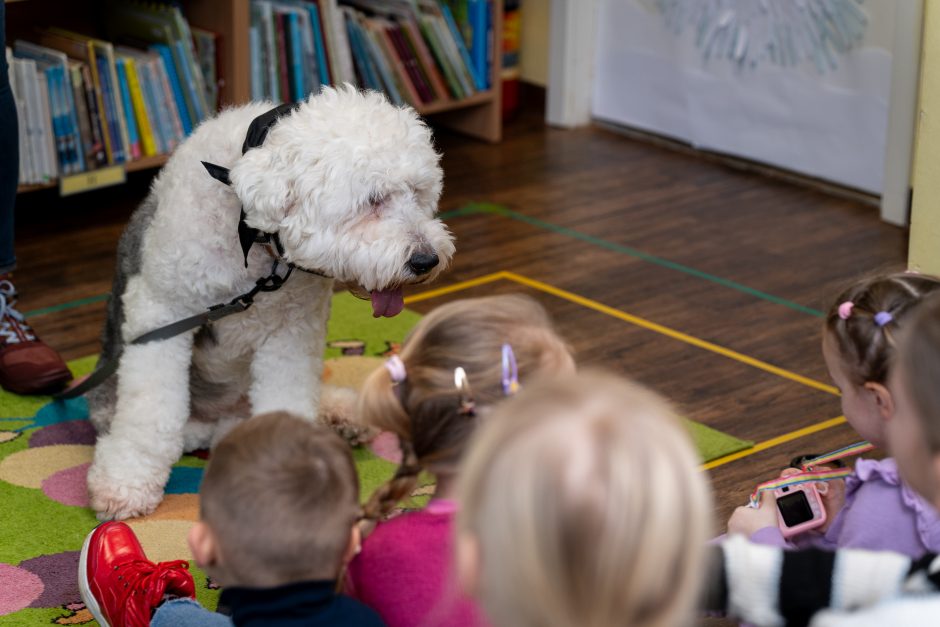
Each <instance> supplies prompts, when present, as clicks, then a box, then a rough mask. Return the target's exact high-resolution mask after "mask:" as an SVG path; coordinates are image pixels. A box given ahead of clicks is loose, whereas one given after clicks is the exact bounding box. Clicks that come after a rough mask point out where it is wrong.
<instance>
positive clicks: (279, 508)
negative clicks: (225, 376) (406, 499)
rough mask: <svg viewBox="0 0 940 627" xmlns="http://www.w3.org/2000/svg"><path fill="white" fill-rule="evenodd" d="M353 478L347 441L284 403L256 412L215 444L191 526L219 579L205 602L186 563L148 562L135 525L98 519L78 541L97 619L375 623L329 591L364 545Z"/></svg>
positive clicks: (196, 546)
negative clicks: (210, 602) (282, 407)
mask: <svg viewBox="0 0 940 627" xmlns="http://www.w3.org/2000/svg"><path fill="white" fill-rule="evenodd" d="M359 512H360V510H359V486H358V479H357V477H356V469H355V466H354V464H353V461H352V457H351V455H350V453H349V448H348V446H347V445H346V444H345V443H344V442H343V441H342V439H341V438H339V437H338V436H337V435H336V434H334V433H333V432H332V431H330V430H329V429H327V428H325V427H321V426H318V425H314V424H311V423H309V422H307V421H304V420H302V419H300V418H297V417H295V416H292V415H290V414H287V413H282V412H281V413H272V414H266V415H263V416H258V417H255V418H252V419H250V420H248V421H246V422H244V423H242V424H241V425H239V426H238V427H236V428H235V429H234V430H232V432H231V433H230V434H229V435H228V436H226V437H225V438H224V439H223V440H222V441H221V442H219V444H218V445H217V446H216V448H215V449H214V450H213V452H212V459H211V460H210V462H209V465H208V467H207V468H206V472H205V476H204V478H203V482H202V486H201V487H200V518H201V520H200V521H199V522H197V523H196V524H195V525H194V526H193V528H192V529H191V530H190V533H189V546H190V550H191V551H192V553H193V557H194V559H195V561H196V563H197V564H198V565H199V566H200V567H201V568H203V569H204V570H205V571H206V573H207V574H208V575H209V576H211V577H212V579H213V580H214V581H216V582H218V583H220V584H221V585H222V586H223V587H224V588H225V589H224V590H223V592H222V596H221V598H220V599H219V605H220V606H224V607H226V608H228V609H229V610H231V612H232V616H231V619H229V618H228V617H226V616H222V615H221V614H217V613H214V612H210V611H208V610H206V609H205V608H203V607H201V606H199V605H198V604H197V603H196V602H195V600H194V599H193V597H194V594H193V592H194V587H193V584H192V576H191V575H190V574H189V573H188V572H187V571H186V570H185V568H186V563H185V562H183V561H178V562H169V563H162V564H154V563H153V562H150V561H148V560H147V559H146V556H145V555H144V554H143V551H142V549H141V548H140V544H139V543H138V542H137V540H136V538H135V537H134V535H133V532H132V531H131V530H130V528H129V527H128V526H127V525H125V524H123V523H105V524H104V525H101V526H99V527H97V528H96V529H95V530H94V531H92V532H91V534H89V536H88V539H87V540H86V542H85V546H84V548H83V549H82V557H81V562H80V565H79V587H80V589H81V591H82V597H83V598H84V599H85V603H86V605H87V606H88V608H89V610H90V611H91V612H92V614H94V616H95V618H96V619H98V621H99V622H100V623H101V624H102V625H111V626H112V627H115V626H137V625H176V626H185V625H189V624H192V625H219V626H220V627H221V626H225V625H231V624H233V623H234V624H235V625H293V624H298V625H300V624H303V625H319V624H322V625H363V626H371V625H376V626H378V625H382V622H381V620H380V619H379V618H378V616H377V615H376V614H375V613H374V612H373V611H372V610H370V609H368V608H367V607H365V606H364V605H361V604H360V603H358V602H357V601H354V600H352V599H350V598H348V597H345V596H342V595H338V594H336V592H335V590H336V580H337V578H338V576H339V573H340V571H341V570H342V568H343V566H344V564H345V563H346V562H347V561H348V560H349V559H350V558H351V557H352V556H353V555H354V554H355V552H356V551H357V550H358V547H359V532H358V528H357V527H356V522H357V520H358V518H359Z"/></svg>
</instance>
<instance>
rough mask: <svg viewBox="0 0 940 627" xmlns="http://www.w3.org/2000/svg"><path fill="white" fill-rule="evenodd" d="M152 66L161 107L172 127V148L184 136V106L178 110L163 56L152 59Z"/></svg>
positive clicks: (170, 146) (171, 148)
mask: <svg viewBox="0 0 940 627" xmlns="http://www.w3.org/2000/svg"><path fill="white" fill-rule="evenodd" d="M152 67H153V69H154V73H155V75H156V77H157V81H158V86H159V94H158V95H159V96H160V97H161V99H162V100H163V108H164V109H165V110H166V112H167V120H169V122H170V126H171V128H172V135H171V136H170V145H169V148H170V150H173V148H175V147H176V146H177V144H179V142H181V141H182V140H183V138H184V137H186V129H185V127H184V126H183V116H184V115H185V114H186V111H185V107H184V108H183V110H180V108H179V106H177V104H176V102H177V100H176V94H175V93H174V91H173V86H172V85H171V84H170V75H169V73H168V72H167V69H166V68H167V65H166V62H165V61H164V59H163V57H162V56H160V57H157V58H156V59H154V60H153V65H152Z"/></svg>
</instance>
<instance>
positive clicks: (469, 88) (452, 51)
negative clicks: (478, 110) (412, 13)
mask: <svg viewBox="0 0 940 627" xmlns="http://www.w3.org/2000/svg"><path fill="white" fill-rule="evenodd" d="M429 19H430V26H431V28H432V29H433V30H434V33H435V34H436V35H437V38H438V41H440V42H441V46H442V47H443V52H444V54H445V55H446V56H447V60H448V61H449V62H450V65H451V67H452V68H453V69H454V75H455V76H456V77H457V80H458V81H459V82H460V88H461V89H462V90H463V93H464V97H465V98H466V97H467V96H470V95H471V94H473V92H474V91H475V90H474V87H473V78H472V77H471V76H470V70H469V69H468V68H467V66H466V65H465V64H464V62H463V60H462V59H461V58H460V53H459V52H457V44H456V43H455V42H454V38H453V36H452V35H451V34H450V30H448V28H447V25H446V24H444V18H443V17H441V16H439V15H433V16H430V18H429Z"/></svg>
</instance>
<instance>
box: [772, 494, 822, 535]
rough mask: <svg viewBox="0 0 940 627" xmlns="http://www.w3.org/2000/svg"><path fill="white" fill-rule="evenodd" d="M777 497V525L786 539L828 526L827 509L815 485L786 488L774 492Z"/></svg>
mask: <svg viewBox="0 0 940 627" xmlns="http://www.w3.org/2000/svg"><path fill="white" fill-rule="evenodd" d="M774 496H776V497H777V512H778V513H779V516H777V524H778V525H779V526H780V532H781V533H782V534H783V537H784V538H790V537H793V536H795V535H799V534H801V533H804V532H806V531H809V530H810V529H815V528H816V527H820V526H822V525H824V524H826V508H824V507H823V504H822V499H821V498H820V497H819V492H818V491H817V490H816V484H815V483H803V484H800V485H794V486H784V487H782V488H777V489H776V490H774Z"/></svg>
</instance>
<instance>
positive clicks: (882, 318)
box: [875, 311, 894, 327]
mask: <svg viewBox="0 0 940 627" xmlns="http://www.w3.org/2000/svg"><path fill="white" fill-rule="evenodd" d="M892 320H894V316H892V315H891V314H890V313H888V312H887V311H879V312H878V313H876V314H875V324H877V325H878V326H879V327H883V326H884V325H886V324H888V323H889V322H891V321H892Z"/></svg>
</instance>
